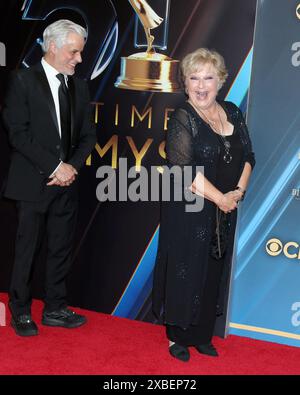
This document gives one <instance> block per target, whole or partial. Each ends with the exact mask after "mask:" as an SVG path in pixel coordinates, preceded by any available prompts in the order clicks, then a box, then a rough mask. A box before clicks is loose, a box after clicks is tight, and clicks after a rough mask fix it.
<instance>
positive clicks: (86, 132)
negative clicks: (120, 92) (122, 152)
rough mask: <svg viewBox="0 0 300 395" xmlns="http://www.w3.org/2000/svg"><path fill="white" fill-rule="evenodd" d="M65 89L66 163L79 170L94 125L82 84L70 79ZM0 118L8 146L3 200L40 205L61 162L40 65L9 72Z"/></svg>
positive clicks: (53, 113)
mask: <svg viewBox="0 0 300 395" xmlns="http://www.w3.org/2000/svg"><path fill="white" fill-rule="evenodd" d="M68 86H69V90H70V93H71V98H72V99H71V108H72V116H71V118H72V121H71V129H72V138H71V153H70V159H69V160H68V163H69V164H71V165H72V166H74V167H75V168H76V170H77V171H79V170H80V168H81V167H82V165H83V164H84V162H85V160H86V158H87V157H88V155H89V154H90V152H91V151H92V149H93V147H94V146H95V143H96V133H95V125H94V123H93V122H92V109H91V106H90V97H89V92H88V87H87V83H86V82H85V81H83V80H80V79H78V78H74V77H71V78H69V79H68ZM3 120H4V123H5V126H6V129H7V131H8V135H9V141H10V144H11V146H12V157H11V164H10V169H9V173H8V177H7V180H6V187H5V190H4V196H6V197H8V198H11V199H15V200H26V201H39V200H41V199H42V198H43V196H44V193H45V190H46V188H52V187H47V186H46V184H47V182H48V177H49V176H50V175H51V174H52V172H53V171H54V170H55V168H56V167H57V166H58V164H59V162H60V159H59V156H60V144H61V141H60V136H59V131H58V124H57V117H56V111H55V105H54V100H53V97H52V93H51V90H50V86H49V83H48V80H47V77H46V74H45V72H44V69H43V67H42V65H41V63H39V64H38V65H36V66H33V67H30V68H28V69H22V70H18V71H16V72H13V73H12V76H11V81H10V84H9V88H8V93H7V95H6V99H5V102H4V108H3ZM73 184H74V183H73ZM73 184H72V185H73ZM73 187H74V185H73Z"/></svg>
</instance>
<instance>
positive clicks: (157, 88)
mask: <svg viewBox="0 0 300 395" xmlns="http://www.w3.org/2000/svg"><path fill="white" fill-rule="evenodd" d="M128 1H129V2H130V4H131V5H132V7H133V9H134V11H135V12H136V14H137V15H138V17H139V20H140V22H141V24H142V25H143V28H144V30H145V34H146V38H147V51H146V52H140V53H136V54H133V55H130V56H128V57H122V58H121V75H120V76H119V77H118V79H117V81H116V82H115V86H116V87H117V88H122V89H132V90H141V91H153V92H180V91H181V88H180V84H179V82H178V66H179V61H178V60H173V59H171V58H169V57H168V56H166V55H163V54H159V53H157V52H155V49H154V48H153V45H152V44H153V42H154V39H155V38H154V36H153V35H152V34H151V30H152V29H155V28H156V27H158V26H159V25H160V24H161V23H162V22H163V19H162V18H161V17H160V16H158V15H157V14H156V12H155V11H154V10H153V9H152V8H151V7H150V6H149V4H148V3H147V1H146V0H128Z"/></svg>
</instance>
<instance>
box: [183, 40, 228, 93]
mask: <svg viewBox="0 0 300 395" xmlns="http://www.w3.org/2000/svg"><path fill="white" fill-rule="evenodd" d="M207 63H208V64H212V65H213V66H214V67H215V69H216V71H217V75H218V77H219V80H220V86H219V88H221V87H222V85H223V84H224V82H225V81H226V78H227V76H228V72H227V69H226V66H225V61H224V58H223V56H222V55H220V54H219V53H218V52H217V51H211V50H209V49H207V48H198V49H196V51H194V52H191V53H189V54H188V55H186V56H185V57H184V58H183V59H182V61H181V73H182V77H183V82H184V81H185V79H186V77H187V76H188V75H190V74H191V73H194V72H196V71H197V70H198V69H199V66H201V65H204V64H207Z"/></svg>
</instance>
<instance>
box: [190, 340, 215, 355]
mask: <svg viewBox="0 0 300 395" xmlns="http://www.w3.org/2000/svg"><path fill="white" fill-rule="evenodd" d="M195 348H196V350H197V351H199V352H200V353H201V354H206V355H209V356H211V357H218V356H219V354H218V352H217V350H216V349H215V347H214V346H213V345H212V344H211V343H208V344H201V345H200V346H195Z"/></svg>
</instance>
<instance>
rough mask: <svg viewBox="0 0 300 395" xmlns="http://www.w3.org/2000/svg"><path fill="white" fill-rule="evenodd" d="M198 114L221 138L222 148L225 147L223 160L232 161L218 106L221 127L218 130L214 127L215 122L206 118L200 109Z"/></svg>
mask: <svg viewBox="0 0 300 395" xmlns="http://www.w3.org/2000/svg"><path fill="white" fill-rule="evenodd" d="M199 112H200V114H201V115H202V116H203V117H204V118H205V119H206V121H207V123H208V124H209V125H210V127H211V128H212V130H213V131H214V132H215V133H216V134H217V135H218V136H220V138H221V141H222V143H223V145H224V149H225V155H224V156H223V160H224V162H225V163H230V162H231V161H232V155H231V153H230V148H231V144H230V142H229V141H228V140H227V139H226V137H225V135H224V126H223V122H222V119H221V116H220V111H219V107H218V118H219V122H220V125H221V129H220V131H218V130H217V129H216V127H215V124H216V122H215V121H212V120H210V119H208V118H207V116H206V115H205V114H204V113H203V112H202V111H201V110H199Z"/></svg>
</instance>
